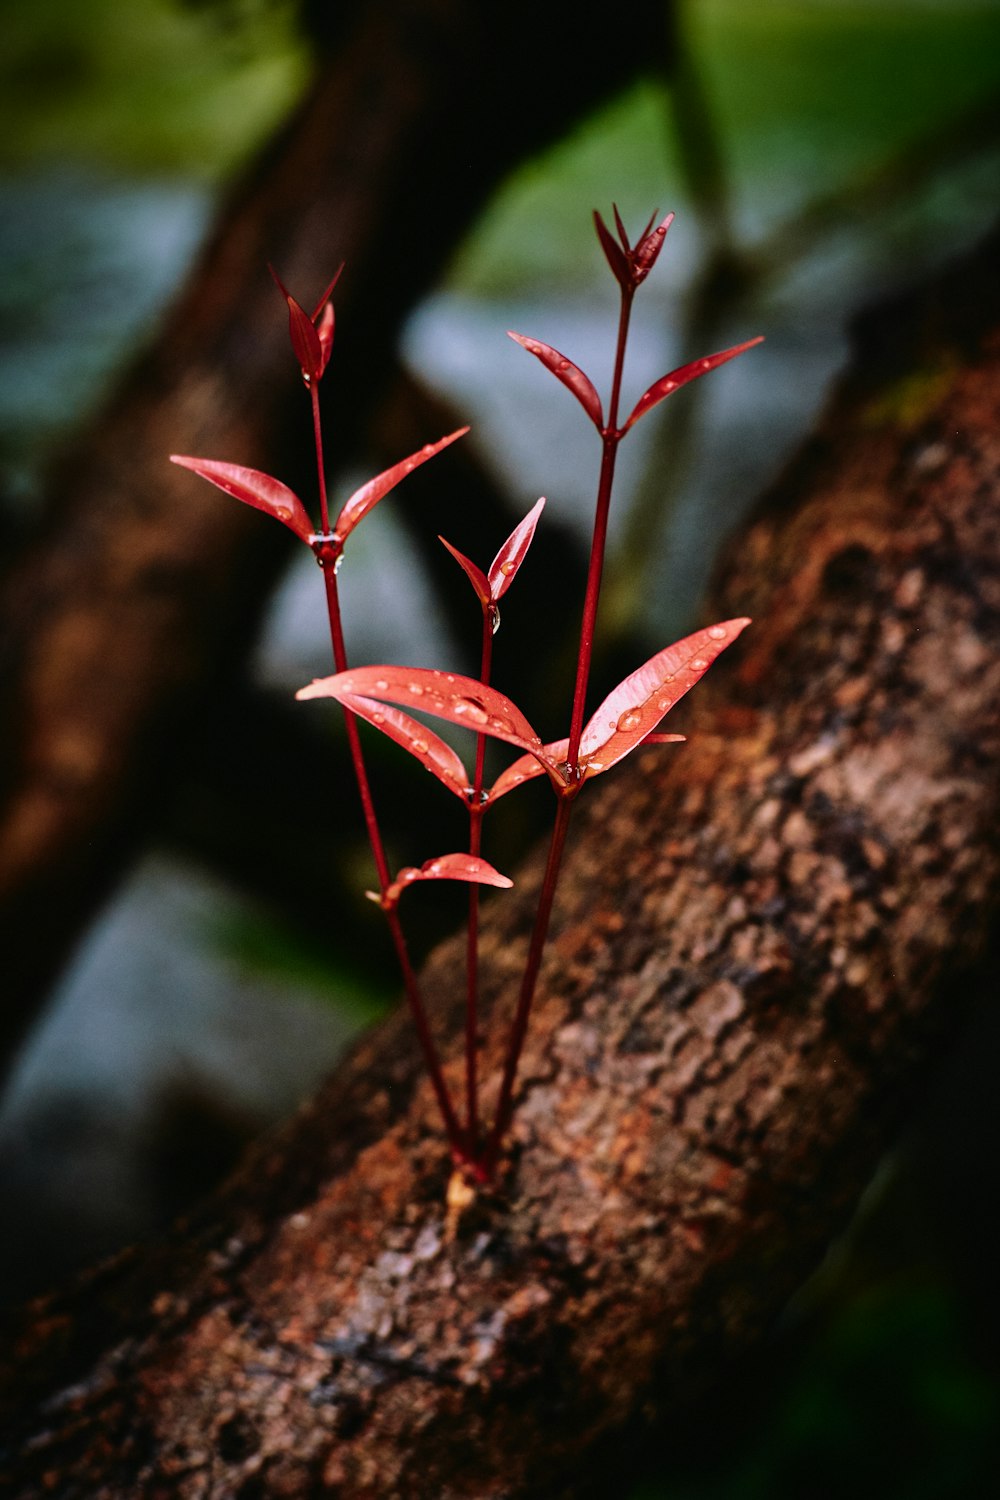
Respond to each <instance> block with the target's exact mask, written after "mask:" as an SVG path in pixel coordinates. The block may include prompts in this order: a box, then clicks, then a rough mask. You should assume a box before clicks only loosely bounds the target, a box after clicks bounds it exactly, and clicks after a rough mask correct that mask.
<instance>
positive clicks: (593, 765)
mask: <svg viewBox="0 0 1000 1500" xmlns="http://www.w3.org/2000/svg"><path fill="white" fill-rule="evenodd" d="M587 769H588V770H590V771H603V770H604V762H603V761H602V760H589V761H588V762H587Z"/></svg>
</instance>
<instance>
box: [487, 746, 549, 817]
mask: <svg viewBox="0 0 1000 1500" xmlns="http://www.w3.org/2000/svg"><path fill="white" fill-rule="evenodd" d="M568 749H569V740H552V742H551V743H550V744H548V745H543V746H542V753H543V755H544V756H545V760H546V761H547V762H548V764H545V763H544V762H543V761H540V760H539V759H538V757H537V755H519V756H518V758H517V760H515V761H512V762H511V763H510V765H509V766H508V767H507V769H506V771H501V772H500V775H499V776H498V777H497V779H496V781H494V783H493V785H492V786H491V787H490V789H489V792H488V793H487V795H486V800H487V803H488V804H492V803H494V802H496V800H497V798H498V797H505V796H506V795H507V793H508V792H512V791H514V789H515V788H516V787H519V786H521V785H522V784H523V783H524V782H525V781H533V780H534V779H535V777H536V776H548V777H549V778H550V779H552V780H555V781H557V782H558V783H560V784H561V783H564V780H565V778H564V777H562V776H561V775H560V774H559V770H558V768H559V766H560V765H562V763H563V762H564V761H565V759H566V752H567V750H568Z"/></svg>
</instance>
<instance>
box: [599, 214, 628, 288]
mask: <svg viewBox="0 0 1000 1500" xmlns="http://www.w3.org/2000/svg"><path fill="white" fill-rule="evenodd" d="M594 224H595V226H596V228H597V238H598V239H599V240H600V242H601V249H602V250H603V251H604V255H605V259H606V260H607V262H608V265H609V266H610V267H611V269H612V271H613V272H614V275H615V280H616V281H618V282H619V284H620V285H621V286H623V287H628V286H631V285H632V268H631V266H630V265H629V263H628V260H627V259H626V256H625V252H624V250H623V249H622V248H621V246H620V245H619V244H618V242H617V240H616V239H615V238H614V236H613V235H612V233H611V231H610V230H609V229H608V227H607V225H606V224H605V222H604V220H603V219H602V218H601V216H600V214H599V213H598V212H597V210H596V209H595V210H594Z"/></svg>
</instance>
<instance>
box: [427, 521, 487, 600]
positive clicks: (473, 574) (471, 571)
mask: <svg viewBox="0 0 1000 1500" xmlns="http://www.w3.org/2000/svg"><path fill="white" fill-rule="evenodd" d="M438 541H439V542H443V543H444V545H445V546H446V547H447V548H448V551H449V552H450V553H451V555H452V557H453V558H454V559H455V561H456V562H457V563H458V565H459V567H460V568H463V569H464V570H465V573H466V576H467V577H468V579H469V582H470V583H471V584H472V587H473V588H474V589H475V591H476V597H477V599H478V600H479V602H480V604H481V605H482V606H483V608H484V609H485V608H486V606H487V605H488V604H489V602H490V584H489V580H488V579H487V577H486V574H485V573H484V572H483V570H482V568H478V567H477V566H476V564H475V563H474V562H473V561H472V560H471V559H470V558H468V557H466V555H465V553H464V552H459V550H458V548H457V547H453V546H452V545H451V543H450V542H449V541H446V540H445V538H444V537H443V536H439V537H438Z"/></svg>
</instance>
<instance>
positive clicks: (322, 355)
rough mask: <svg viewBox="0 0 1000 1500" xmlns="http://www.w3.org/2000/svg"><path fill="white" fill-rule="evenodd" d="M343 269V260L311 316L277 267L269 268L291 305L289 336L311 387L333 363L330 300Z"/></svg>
mask: <svg viewBox="0 0 1000 1500" xmlns="http://www.w3.org/2000/svg"><path fill="white" fill-rule="evenodd" d="M343 269H344V263H343V261H341V263H340V265H339V266H338V267H337V270H336V272H335V273H334V275H333V277H332V278H331V280H330V283H329V285H328V286H327V288H326V291H325V292H324V293H323V295H322V297H321V298H320V299H319V301H318V302H317V304H316V311H315V312H314V313H313V315H312V317H310V316H309V314H308V313H307V312H306V310H305V308H304V307H302V305H301V304H300V303H299V302H297V301H296V300H295V298H294V297H293V296H292V294H291V292H290V291H289V290H288V288H287V287H286V286H285V284H284V282H283V281H282V279H281V277H280V276H279V275H278V273H277V271H276V270H275V269H274V267H273V266H272V265H269V266H268V270H269V271H270V273H271V275H272V276H273V278H274V282H275V285H276V286H277V288H278V290H279V292H280V293H281V295H282V296H283V297H284V299H285V302H286V303H287V305H288V335H289V338H290V339H291V342H292V349H293V351H294V353H295V358H296V359H297V360H298V362H299V368H300V369H301V371H302V379H303V380H304V381H305V383H306V385H307V386H308V385H312V383H313V382H314V381H316V380H321V379H322V378H323V373H324V371H325V370H326V367H327V365H328V364H329V362H330V355H331V353H332V351H333V331H334V312H333V303H332V302H331V301H330V296H331V293H332V292H333V289H334V287H335V286H336V285H337V282H338V281H339V280H340V273H341V271H342V270H343Z"/></svg>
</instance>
